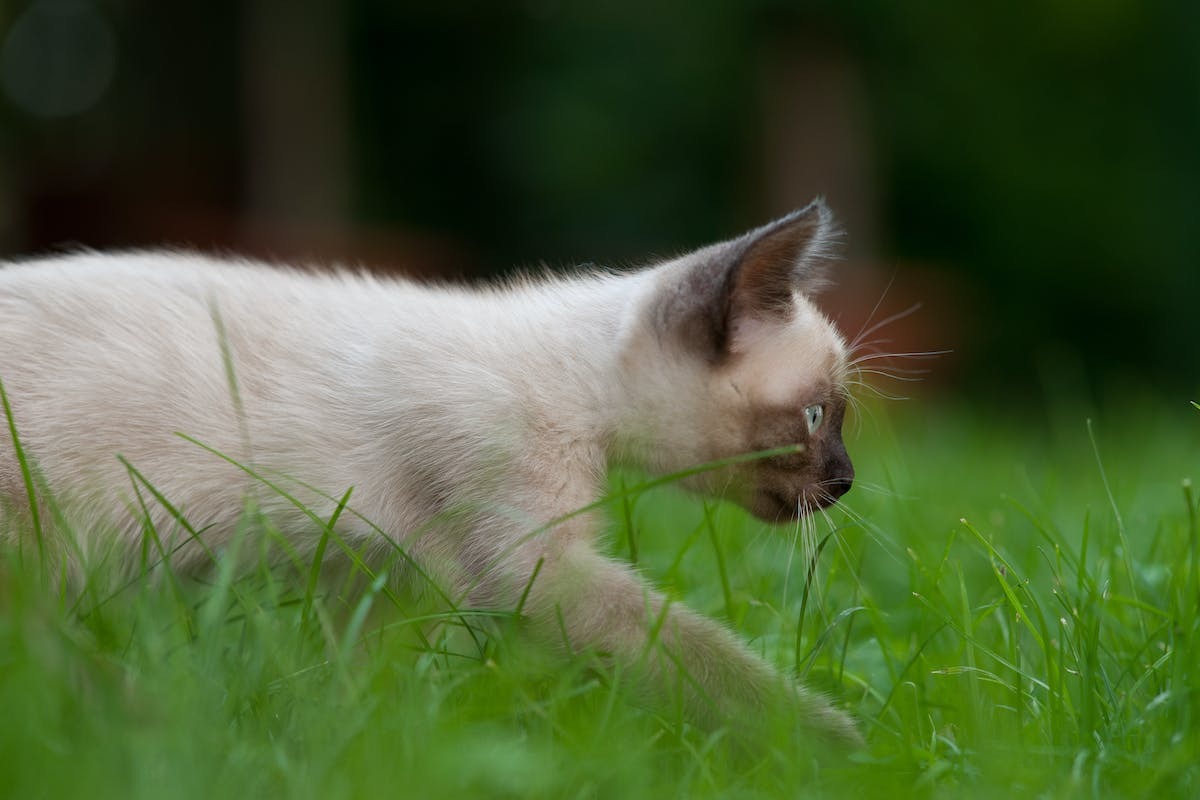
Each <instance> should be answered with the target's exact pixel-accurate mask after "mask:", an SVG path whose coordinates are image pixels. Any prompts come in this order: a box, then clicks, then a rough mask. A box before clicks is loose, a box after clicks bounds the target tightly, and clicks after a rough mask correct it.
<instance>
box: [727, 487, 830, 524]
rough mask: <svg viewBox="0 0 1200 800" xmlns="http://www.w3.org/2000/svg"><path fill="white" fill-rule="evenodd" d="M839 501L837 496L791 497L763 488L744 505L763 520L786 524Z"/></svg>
mask: <svg viewBox="0 0 1200 800" xmlns="http://www.w3.org/2000/svg"><path fill="white" fill-rule="evenodd" d="M836 502H837V498H834V497H830V496H829V495H827V494H826V495H819V496H814V497H809V496H805V495H802V496H800V497H795V498H791V499H789V498H788V497H787V496H786V495H784V494H782V493H781V492H776V491H773V490H771V489H762V490H760V491H758V492H756V493H755V494H754V498H753V500H752V501H751V502H750V503H745V504H743V506H744V507H745V509H746V510H747V511H749V512H750V513H751V514H753V515H754V516H755V517H758V518H759V519H761V520H762V521H763V522H769V523H771V524H773V525H784V524H786V523H789V522H797V521H799V520H801V519H803V518H804V517H807V516H809V515H811V514H812V513H813V512H815V511H817V510H818V509H822V508H829V506H831V505H833V504H834V503H836Z"/></svg>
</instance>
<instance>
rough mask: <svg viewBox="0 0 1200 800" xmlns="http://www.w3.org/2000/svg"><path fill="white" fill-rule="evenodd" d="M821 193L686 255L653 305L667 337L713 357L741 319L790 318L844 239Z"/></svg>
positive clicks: (822, 275) (720, 353)
mask: <svg viewBox="0 0 1200 800" xmlns="http://www.w3.org/2000/svg"><path fill="white" fill-rule="evenodd" d="M837 235H838V234H837V228H836V226H835V224H834V221H833V214H832V213H830V211H829V209H828V208H827V207H826V206H825V203H824V202H823V201H821V200H819V199H818V200H814V201H813V202H811V203H809V204H808V205H807V206H805V207H804V208H802V209H799V210H797V211H793V212H792V213H791V214H788V215H787V216H786V217H782V218H780V219H777V220H775V221H774V222H771V223H769V224H767V225H764V226H762V227H761V228H756V229H754V230H752V231H750V232H749V233H747V234H745V235H743V236H740V237H738V238H737V239H732V240H730V241H728V242H722V243H721V244H717V245H712V246H710V247H706V248H704V249H703V250H698V251H696V252H695V253H693V254H691V255H689V256H685V257H684V258H683V259H680V261H679V262H675V263H673V264H672V265H670V267H668V268H669V269H673V270H674V271H677V272H678V273H679V274H678V276H677V277H675V276H673V279H672V280H670V281H669V282H668V283H667V285H665V286H664V287H663V288H662V291H661V294H660V296H659V298H658V301H657V303H656V304H655V307H654V309H653V313H654V318H653V324H654V325H655V326H656V328H658V330H659V335H660V337H664V336H669V337H671V338H674V339H676V340H677V341H679V342H680V343H682V344H684V345H685V346H686V347H687V348H688V349H690V350H699V351H700V352H701V353H702V354H703V355H705V356H706V357H707V358H710V359H714V360H716V359H719V358H721V357H722V356H723V355H724V354H725V353H726V352H728V349H729V342H730V338H731V336H732V333H733V331H734V329H735V327H736V326H737V325H738V323H739V322H744V321H749V320H763V321H769V320H773V319H775V320H783V319H787V317H788V316H789V315H790V314H791V311H792V306H793V304H794V297H795V295H796V294H797V293H799V294H811V293H812V292H815V291H817V290H819V289H820V288H821V287H822V286H823V285H824V284H825V282H826V281H825V270H826V266H827V265H828V262H829V261H830V260H831V259H832V257H833V254H832V250H833V245H834V243H835V241H836V239H837Z"/></svg>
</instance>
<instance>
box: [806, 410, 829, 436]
mask: <svg viewBox="0 0 1200 800" xmlns="http://www.w3.org/2000/svg"><path fill="white" fill-rule="evenodd" d="M824 419H825V406H809V407H808V408H806V409H804V421H805V422H807V423H808V432H809V433H810V434H813V433H816V432H817V428H820V427H821V421H822V420H824Z"/></svg>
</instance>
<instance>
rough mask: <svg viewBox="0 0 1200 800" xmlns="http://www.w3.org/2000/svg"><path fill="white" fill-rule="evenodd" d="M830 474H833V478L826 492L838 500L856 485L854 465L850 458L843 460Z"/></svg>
mask: <svg viewBox="0 0 1200 800" xmlns="http://www.w3.org/2000/svg"><path fill="white" fill-rule="evenodd" d="M830 472H832V473H833V477H832V478H830V479H829V481H828V482H827V483H826V484H825V490H826V491H827V492H829V494H830V495H831V496H832V497H833V499H834V500H837V499H838V498H839V497H841V496H842V495H844V494H845V493H846V492H848V491H850V487H851V486H853V485H854V465H853V464H851V463H850V459H849V458H841V459H838V462H837V463H835V464H834V465H833V469H831V470H830Z"/></svg>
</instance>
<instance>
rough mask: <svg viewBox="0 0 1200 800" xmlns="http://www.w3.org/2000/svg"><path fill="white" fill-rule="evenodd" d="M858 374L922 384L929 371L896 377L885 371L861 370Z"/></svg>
mask: <svg viewBox="0 0 1200 800" xmlns="http://www.w3.org/2000/svg"><path fill="white" fill-rule="evenodd" d="M857 372H858V374H859V375H878V376H879V377H881V378H887V379H888V380H893V381H904V382H906V383H920V382H921V378H920V376H921V375H927V374H929V371H928V370H921V371H920V372H917V373H911V374H908V375H894V374H892V373H891V372H889V371H887V370H883V369H859V370H857Z"/></svg>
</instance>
